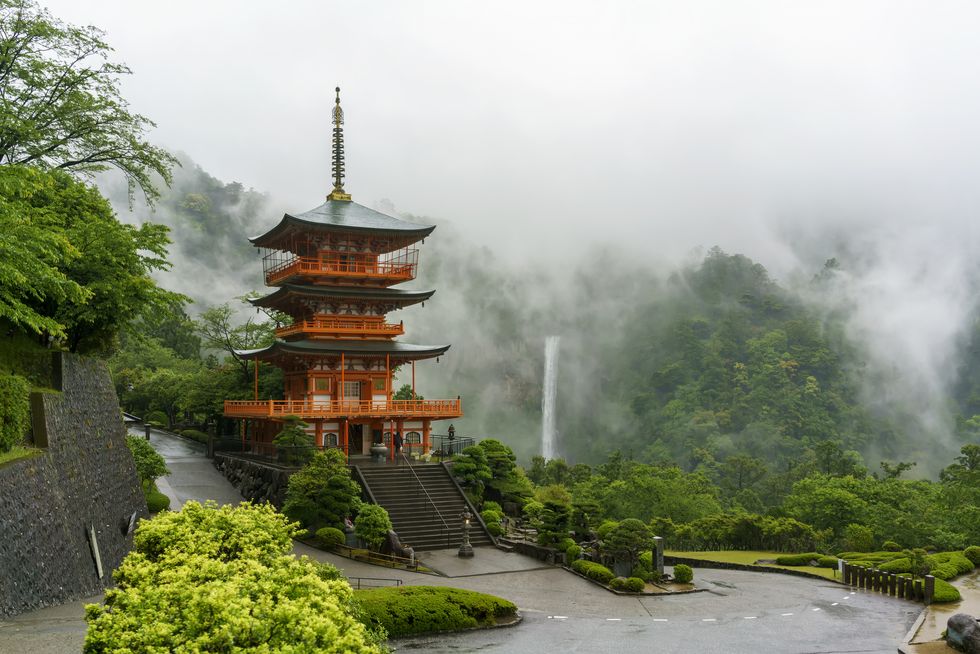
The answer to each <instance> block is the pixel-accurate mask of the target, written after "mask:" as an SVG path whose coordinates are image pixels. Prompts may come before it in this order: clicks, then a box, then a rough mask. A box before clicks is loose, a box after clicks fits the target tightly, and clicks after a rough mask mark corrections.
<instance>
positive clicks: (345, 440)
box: [344, 418, 350, 456]
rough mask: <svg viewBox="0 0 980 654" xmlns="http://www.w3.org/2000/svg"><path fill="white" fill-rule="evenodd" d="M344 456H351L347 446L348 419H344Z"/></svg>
mask: <svg viewBox="0 0 980 654" xmlns="http://www.w3.org/2000/svg"><path fill="white" fill-rule="evenodd" d="M344 456H350V452H349V450H348V445H347V418H344Z"/></svg>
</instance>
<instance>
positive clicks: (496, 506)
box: [483, 500, 504, 515]
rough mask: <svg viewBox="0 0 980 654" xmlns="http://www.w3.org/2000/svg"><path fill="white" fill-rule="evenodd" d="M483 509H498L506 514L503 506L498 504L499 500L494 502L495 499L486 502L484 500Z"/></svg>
mask: <svg viewBox="0 0 980 654" xmlns="http://www.w3.org/2000/svg"><path fill="white" fill-rule="evenodd" d="M483 510H484V511H496V512H497V513H499V514H500V515H503V514H504V509H503V507H502V506H500V504H498V503H497V502H494V501H493V500H487V501H486V502H484V503H483Z"/></svg>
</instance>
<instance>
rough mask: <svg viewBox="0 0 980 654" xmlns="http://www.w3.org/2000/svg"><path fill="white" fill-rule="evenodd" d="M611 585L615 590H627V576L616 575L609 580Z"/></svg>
mask: <svg viewBox="0 0 980 654" xmlns="http://www.w3.org/2000/svg"><path fill="white" fill-rule="evenodd" d="M609 587H610V588H612V589H613V590H626V577H616V578H615V579H613V580H612V581H610V582H609Z"/></svg>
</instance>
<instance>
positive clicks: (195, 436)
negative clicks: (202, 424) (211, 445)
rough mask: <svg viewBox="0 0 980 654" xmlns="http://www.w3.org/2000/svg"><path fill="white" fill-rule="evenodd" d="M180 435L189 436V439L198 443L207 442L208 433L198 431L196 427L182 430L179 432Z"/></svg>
mask: <svg viewBox="0 0 980 654" xmlns="http://www.w3.org/2000/svg"><path fill="white" fill-rule="evenodd" d="M180 435H181V436H183V437H184V438H190V439H191V440H195V441H197V442H198V443H207V442H208V435H207V434H205V433H204V432H203V431H199V430H197V429H185V430H184V431H182V432H180Z"/></svg>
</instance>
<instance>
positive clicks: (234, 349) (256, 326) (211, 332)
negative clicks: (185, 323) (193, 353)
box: [195, 304, 275, 385]
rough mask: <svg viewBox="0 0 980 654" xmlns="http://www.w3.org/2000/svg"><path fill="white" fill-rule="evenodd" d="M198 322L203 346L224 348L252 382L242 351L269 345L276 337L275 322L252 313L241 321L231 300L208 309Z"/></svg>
mask: <svg viewBox="0 0 980 654" xmlns="http://www.w3.org/2000/svg"><path fill="white" fill-rule="evenodd" d="M195 324H196V326H197V333H198V334H199V335H200V337H201V340H202V344H203V346H204V347H205V348H209V349H214V350H219V351H221V352H224V353H225V354H226V355H227V356H228V359H229V360H230V361H232V362H233V363H234V365H235V366H236V367H237V369H238V370H239V372H240V373H241V379H242V382H243V383H244V384H245V385H248V384H250V383H251V382H252V371H251V368H250V366H249V363H248V359H245V358H244V357H243V356H242V355H241V352H242V351H243V350H253V349H256V348H261V347H265V346H267V345H270V344H271V343H272V342H273V340H275V332H274V325H273V323H272V322H270V321H261V320H259V321H257V320H255V318H254V317H252V316H249V317H248V318H247V319H246V320H245V322H244V323H241V324H238V323H237V321H236V316H235V312H234V310H232V308H231V306H230V305H228V304H222V305H219V306H216V307H211V308H209V309H207V310H206V311H204V312H203V313H202V314H201V315H200V316H199V317H198V319H197V321H195ZM252 365H257V362H254V363H253V364H252Z"/></svg>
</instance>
